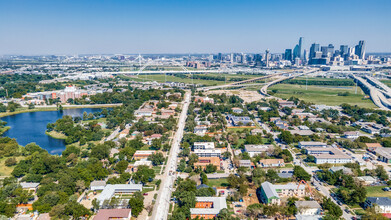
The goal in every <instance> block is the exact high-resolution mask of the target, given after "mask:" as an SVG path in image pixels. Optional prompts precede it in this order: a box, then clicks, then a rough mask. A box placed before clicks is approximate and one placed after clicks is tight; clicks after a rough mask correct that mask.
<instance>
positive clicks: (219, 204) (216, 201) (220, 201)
mask: <svg viewBox="0 0 391 220" xmlns="http://www.w3.org/2000/svg"><path fill="white" fill-rule="evenodd" d="M226 208H227V201H226V198H225V197H196V205H195V208H190V217H191V219H195V218H197V217H198V218H200V219H201V218H203V219H214V218H215V217H216V216H217V215H218V214H219V213H220V210H222V209H226Z"/></svg>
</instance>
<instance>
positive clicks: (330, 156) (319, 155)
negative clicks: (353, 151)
mask: <svg viewBox="0 0 391 220" xmlns="http://www.w3.org/2000/svg"><path fill="white" fill-rule="evenodd" d="M306 151H307V154H309V155H312V156H314V157H315V163H316V164H324V163H330V164H343V163H351V162H352V161H353V158H352V157H351V156H348V155H347V154H345V153H343V152H342V151H340V150H339V149H337V148H332V147H312V148H307V149H306Z"/></svg>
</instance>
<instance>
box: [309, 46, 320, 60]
mask: <svg viewBox="0 0 391 220" xmlns="http://www.w3.org/2000/svg"><path fill="white" fill-rule="evenodd" d="M317 51H319V44H316V43H313V44H312V45H311V47H310V56H309V59H310V60H311V59H313V58H314V57H315V54H316V52H317Z"/></svg>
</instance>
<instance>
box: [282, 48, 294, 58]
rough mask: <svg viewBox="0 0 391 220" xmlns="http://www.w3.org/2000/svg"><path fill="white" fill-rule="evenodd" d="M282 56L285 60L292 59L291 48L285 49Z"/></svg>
mask: <svg viewBox="0 0 391 220" xmlns="http://www.w3.org/2000/svg"><path fill="white" fill-rule="evenodd" d="M284 58H285V60H289V61H292V49H285V54H284Z"/></svg>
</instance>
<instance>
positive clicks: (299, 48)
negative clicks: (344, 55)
mask: <svg viewBox="0 0 391 220" xmlns="http://www.w3.org/2000/svg"><path fill="white" fill-rule="evenodd" d="M303 41H304V37H300V39H299V44H296V46H295V48H294V49H293V59H295V58H297V57H298V58H300V59H303V58H304V57H303V56H304V53H303Z"/></svg>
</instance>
